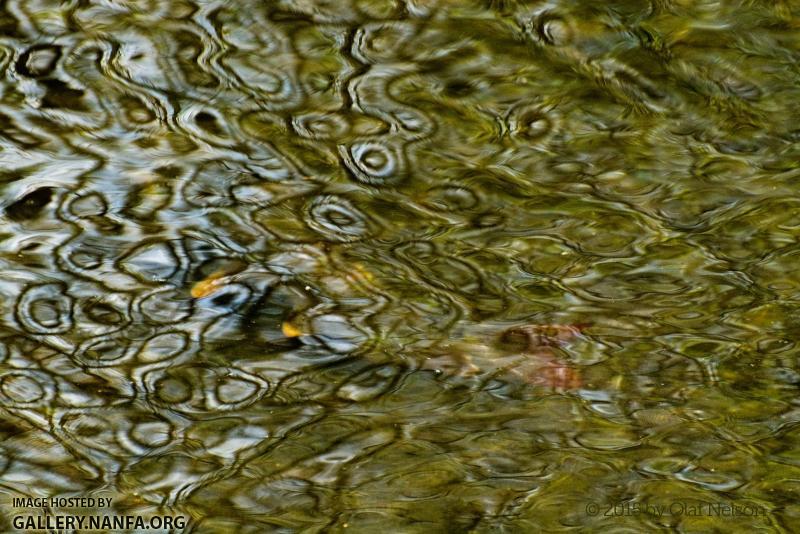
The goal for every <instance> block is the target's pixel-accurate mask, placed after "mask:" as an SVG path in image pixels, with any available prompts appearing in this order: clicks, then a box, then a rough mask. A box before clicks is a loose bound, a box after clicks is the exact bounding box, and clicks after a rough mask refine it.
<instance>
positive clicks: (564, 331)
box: [423, 323, 591, 391]
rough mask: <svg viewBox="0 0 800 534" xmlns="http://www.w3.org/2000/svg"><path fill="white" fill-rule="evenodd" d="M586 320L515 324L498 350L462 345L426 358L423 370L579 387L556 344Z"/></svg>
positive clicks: (550, 386) (559, 387) (569, 337)
mask: <svg viewBox="0 0 800 534" xmlns="http://www.w3.org/2000/svg"><path fill="white" fill-rule="evenodd" d="M589 326H591V325H590V324H589V323H579V324H535V325H524V326H515V327H512V328H509V329H507V330H505V331H504V332H502V333H501V334H500V338H499V345H500V353H498V352H497V351H496V350H495V351H488V352H487V347H478V346H472V347H469V346H467V347H464V348H463V349H462V350H461V351H453V352H449V353H447V354H443V355H441V356H438V357H434V358H430V359H428V360H427V361H426V362H425V363H424V364H423V368H425V369H434V370H436V371H437V372H442V373H445V374H448V375H453V374H454V375H457V376H461V377H474V376H478V375H487V374H488V375H493V376H495V377H497V378H499V379H501V380H502V379H506V380H510V381H515V382H518V381H520V380H521V381H523V382H525V383H527V384H531V385H536V386H541V387H544V388H548V389H552V390H556V391H567V390H572V389H577V388H579V387H581V385H582V382H581V376H580V372H579V370H578V369H577V368H576V367H575V366H573V365H572V364H571V363H569V362H567V361H565V360H564V358H563V355H562V354H559V353H560V352H561V351H560V350H559V348H558V347H560V346H565V345H567V344H569V342H570V341H573V340H574V339H575V338H576V337H578V336H579V335H580V334H581V333H582V332H583V331H584V330H585V329H586V328H588V327H589Z"/></svg>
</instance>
